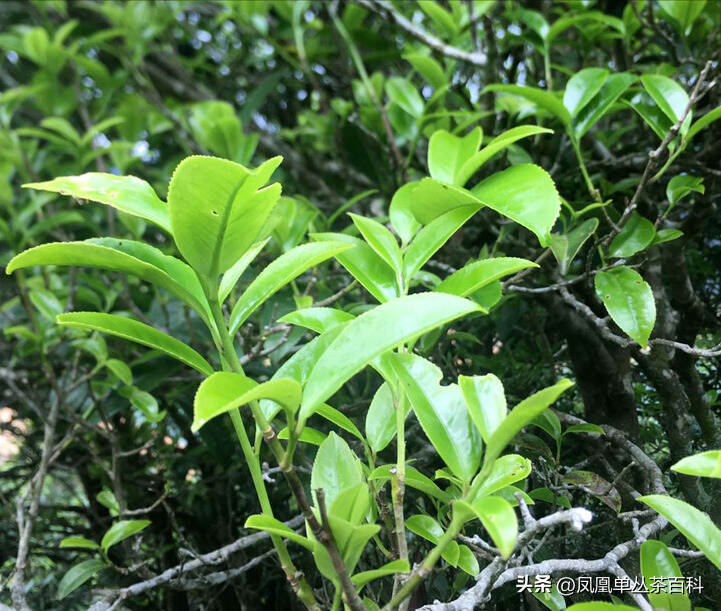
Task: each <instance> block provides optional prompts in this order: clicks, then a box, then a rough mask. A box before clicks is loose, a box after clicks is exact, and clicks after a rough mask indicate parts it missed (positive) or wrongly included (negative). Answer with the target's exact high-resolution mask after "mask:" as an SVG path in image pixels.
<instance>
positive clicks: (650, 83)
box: [641, 74, 689, 123]
mask: <svg viewBox="0 0 721 611" xmlns="http://www.w3.org/2000/svg"><path fill="white" fill-rule="evenodd" d="M641 83H643V86H644V88H645V89H646V91H647V92H648V95H650V96H651V97H652V98H653V100H654V102H656V104H658V107H659V108H660V109H661V110H662V111H663V113H664V114H665V115H666V116H667V117H668V118H669V119H670V121H671V123H676V122H677V121H678V120H679V119H681V117H682V116H683V113H684V111H685V110H686V107H687V106H688V102H689V99H688V94H687V93H686V92H685V91H684V89H683V87H681V85H679V84H678V83H677V82H676V81H674V80H672V79H670V78H668V77H667V76H662V75H661V74H644V75H643V76H642V77H641Z"/></svg>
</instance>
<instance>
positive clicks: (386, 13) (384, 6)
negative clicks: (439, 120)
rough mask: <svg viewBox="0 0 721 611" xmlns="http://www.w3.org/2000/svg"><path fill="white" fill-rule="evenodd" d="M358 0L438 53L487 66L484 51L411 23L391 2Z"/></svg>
mask: <svg viewBox="0 0 721 611" xmlns="http://www.w3.org/2000/svg"><path fill="white" fill-rule="evenodd" d="M358 2H359V4H361V5H363V6H364V7H366V8H367V9H368V10H369V11H371V12H373V13H375V14H376V15H380V16H381V17H383V18H384V19H385V20H386V21H392V22H393V23H395V24H396V25H397V26H398V27H400V28H401V29H402V30H404V31H405V32H406V33H408V34H410V35H411V36H413V38H415V39H417V40H419V41H421V42H422V43H423V44H425V45H428V46H429V47H430V48H431V49H433V50H434V51H436V52H437V53H440V54H441V55H445V56H446V57H451V58H453V59H459V60H461V61H464V62H468V63H469V64H473V65H474V66H479V67H485V66H486V56H485V54H484V53H479V52H473V53H468V52H467V51H463V50H462V49H459V48H458V47H454V46H452V45H447V44H446V43H444V42H443V41H442V40H441V39H440V38H436V37H435V36H433V35H432V34H429V33H428V32H426V31H425V30H424V29H422V28H420V27H418V26H416V25H414V24H413V23H411V22H410V21H409V20H408V19H406V18H405V17H404V16H403V15H401V14H400V13H399V12H398V11H396V10H395V8H393V6H392V5H391V4H390V3H389V2H384V1H383V0H358Z"/></svg>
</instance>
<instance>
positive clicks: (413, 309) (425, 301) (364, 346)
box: [299, 293, 479, 423]
mask: <svg viewBox="0 0 721 611" xmlns="http://www.w3.org/2000/svg"><path fill="white" fill-rule="evenodd" d="M477 311H479V308H478V306H477V305H476V304H474V303H473V302H471V301H468V300H467V299H461V298H459V297H455V296H451V295H440V294H436V293H421V294H416V295H409V296H407V297H399V298H398V299H393V300H392V301H389V302H388V303H384V304H381V305H379V306H377V307H375V308H373V309H372V310H369V311H368V312H364V313H363V314H361V315H360V316H358V318H355V319H353V320H351V321H350V322H349V323H347V324H346V325H345V326H344V327H343V328H342V329H341V331H340V333H339V334H338V336H337V337H336V339H335V340H334V341H333V342H332V343H331V344H330V346H328V348H327V349H326V350H325V352H323V354H322V355H321V357H320V358H319V359H318V362H317V363H316V364H315V367H314V368H313V371H312V373H311V374H310V377H309V378H308V381H307V383H306V385H305V389H304V392H303V404H302V406H301V410H300V416H299V422H300V423H302V422H303V421H304V420H305V419H306V418H307V417H308V416H310V414H311V413H312V412H313V410H314V409H315V407H316V406H317V405H319V404H320V403H323V402H324V401H325V400H326V399H327V398H328V397H330V396H331V395H332V394H333V393H335V392H336V391H337V390H338V389H339V388H340V387H341V386H342V385H343V383H344V382H345V381H346V380H348V379H349V378H350V377H351V376H353V375H355V374H356V373H358V372H359V371H360V370H361V369H363V367H365V366H366V365H367V364H368V363H369V362H370V361H372V360H373V359H374V358H375V357H377V356H379V355H381V354H383V353H384V352H386V351H388V350H390V349H391V348H394V347H395V346H398V345H399V344H401V343H403V342H408V341H411V340H412V339H415V338H417V337H420V336H421V335H423V334H424V333H426V332H428V331H430V330H431V329H434V328H436V327H438V326H440V325H443V324H445V323H447V322H450V321H452V320H455V319H456V318H459V317H461V316H464V315H466V314H470V313H472V312H477Z"/></svg>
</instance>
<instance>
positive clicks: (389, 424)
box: [365, 382, 410, 452]
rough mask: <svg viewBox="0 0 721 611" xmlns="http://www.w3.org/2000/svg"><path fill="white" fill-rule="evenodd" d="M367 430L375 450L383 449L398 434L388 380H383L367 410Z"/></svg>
mask: <svg viewBox="0 0 721 611" xmlns="http://www.w3.org/2000/svg"><path fill="white" fill-rule="evenodd" d="M406 405H407V406H408V403H407V402H406ZM408 407H409V408H410V406H408ZM406 413H407V412H406ZM365 431H366V438H367V439H368V445H369V446H370V447H371V448H372V449H373V451H374V452H380V451H381V450H383V449H384V448H385V447H386V446H387V445H388V444H389V443H390V442H391V440H392V439H393V438H394V437H395V435H396V431H397V428H396V408H395V405H394V403H393V393H392V391H391V388H390V386H388V383H387V382H383V384H381V385H380V387H379V388H378V390H377V391H376V393H375V395H373V399H372V401H371V404H370V406H369V407H368V412H366V420H365Z"/></svg>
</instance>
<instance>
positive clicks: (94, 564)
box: [58, 558, 105, 600]
mask: <svg viewBox="0 0 721 611" xmlns="http://www.w3.org/2000/svg"><path fill="white" fill-rule="evenodd" d="M104 568H105V563H104V562H103V561H102V560H98V559H97V558H92V559H90V560H84V561H83V562H81V563H80V564H76V565H75V566H74V567H72V568H70V570H68V572H67V573H65V575H63V578H62V579H61V580H60V583H59V584H58V600H62V599H63V598H65V597H66V596H67V595H68V594H70V593H72V592H74V591H75V590H77V589H78V588H79V587H80V586H81V585H83V584H84V583H85V582H86V581H88V580H89V579H90V578H92V577H93V576H94V575H95V574H96V573H98V572H99V571H101V570H102V569H104Z"/></svg>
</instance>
